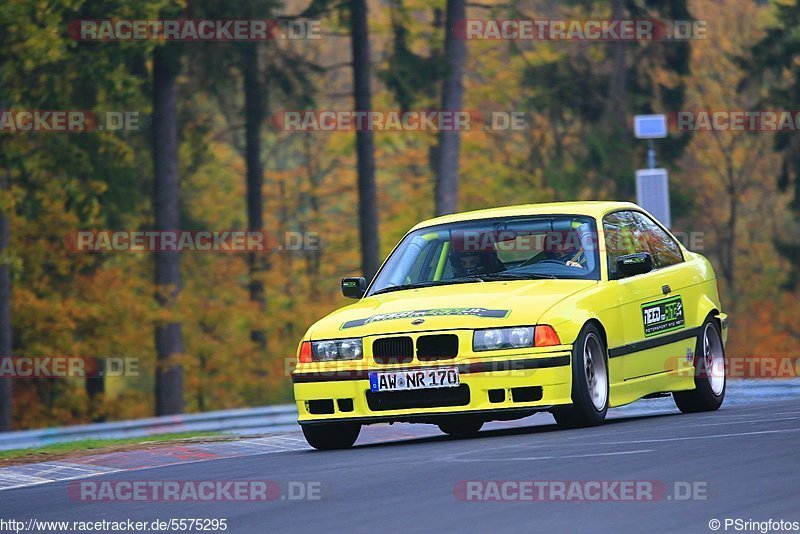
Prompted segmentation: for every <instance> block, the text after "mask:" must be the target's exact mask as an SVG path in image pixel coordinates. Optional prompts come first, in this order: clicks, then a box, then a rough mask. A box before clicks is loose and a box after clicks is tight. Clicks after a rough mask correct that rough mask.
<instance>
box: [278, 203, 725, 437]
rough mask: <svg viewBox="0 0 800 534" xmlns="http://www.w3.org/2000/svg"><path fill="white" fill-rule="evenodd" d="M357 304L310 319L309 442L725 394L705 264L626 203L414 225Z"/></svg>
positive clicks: (721, 326)
mask: <svg viewBox="0 0 800 534" xmlns="http://www.w3.org/2000/svg"><path fill="white" fill-rule="evenodd" d="M342 292H343V293H344V295H345V296H346V297H351V298H354V299H358V302H356V303H355V304H352V305H350V306H346V307H344V308H342V309H340V310H337V311H335V312H333V313H331V314H329V315H328V316H326V317H324V318H323V319H321V320H319V321H317V322H316V323H315V324H314V325H313V326H311V328H309V329H308V332H306V334H305V336H304V337H303V340H302V341H301V343H300V346H299V347H298V352H297V360H298V362H297V367H296V369H295V371H294V372H293V373H292V381H293V382H294V395H295V399H296V401H297V410H298V413H299V423H300V425H301V426H302V429H303V433H304V435H305V437H306V439H307V441H308V443H309V444H310V445H311V446H312V447H315V448H317V449H334V448H344V447H350V446H351V445H352V444H353V443H354V442H355V440H356V438H357V437H358V434H359V431H360V428H361V425H364V424H372V423H379V422H397V421H405V422H412V423H433V424H437V425H438V426H439V428H440V429H441V430H442V431H443V432H445V433H447V434H452V435H458V436H467V435H470V434H474V433H476V432H478V431H479V430H480V428H481V426H482V425H483V423H484V422H486V421H492V420H509V419H517V418H520V417H526V416H528V415H531V414H534V413H537V412H541V411H548V412H551V413H552V414H553V416H554V417H555V419H556V421H557V422H558V424H559V425H563V426H566V427H573V426H586V425H597V424H600V423H601V422H602V421H603V420H604V419H605V416H606V412H607V410H608V408H609V407H615V406H621V405H623V404H627V403H630V402H633V401H635V400H637V399H640V398H642V397H651V396H662V395H667V394H669V393H672V396H673V397H674V399H675V403H676V404H677V406H678V408H679V409H680V410H681V411H684V412H694V411H704V410H715V409H717V408H719V406H720V405H721V404H722V401H723V398H724V396H725V362H724V343H725V341H726V340H727V333H728V318H727V316H726V315H725V314H724V313H722V309H721V307H720V302H719V295H718V291H717V284H716V277H715V274H714V270H713V269H712V267H711V264H710V263H709V262H708V260H706V259H705V258H704V257H703V256H701V255H700V254H696V253H694V252H690V251H688V250H687V249H685V248H684V247H683V246H682V245H681V243H680V242H679V241H678V240H677V239H675V237H674V236H673V235H672V234H670V232H669V231H668V230H667V229H666V228H664V226H662V225H661V224H660V223H659V222H658V221H656V220H655V219H654V218H653V217H652V216H651V215H649V214H648V213H647V212H646V211H644V210H643V209H642V208H640V207H639V206H637V205H635V204H631V203H627V202H563V203H553V204H536V205H526V206H512V207H504V208H496V209H488V210H481V211H473V212H469V213H461V214H456V215H447V216H444V217H438V218H436V219H432V220H429V221H425V222H423V223H420V224H418V225H417V226H415V227H414V228H412V229H411V231H409V232H408V234H406V236H405V237H404V238H403V239H402V241H400V243H399V244H398V245H397V247H395V249H394V251H392V253H391V254H390V255H389V257H388V259H387V260H386V262H385V263H384V264H383V266H382V267H381V269H380V270H379V271H378V273H377V275H376V276H375V279H374V280H373V281H372V283H371V284H370V285H369V287H368V286H367V283H366V281H365V280H364V278H345V279H344V280H342Z"/></svg>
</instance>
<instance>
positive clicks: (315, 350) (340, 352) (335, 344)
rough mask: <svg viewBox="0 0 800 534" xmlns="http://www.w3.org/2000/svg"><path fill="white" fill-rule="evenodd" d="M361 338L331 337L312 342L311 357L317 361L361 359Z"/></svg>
mask: <svg viewBox="0 0 800 534" xmlns="http://www.w3.org/2000/svg"><path fill="white" fill-rule="evenodd" d="M363 354H364V353H363V351H362V350H361V338H349V339H331V340H328V341H312V342H311V359H312V360H313V361H315V362H330V361H334V360H360V359H361V356H362V355H363Z"/></svg>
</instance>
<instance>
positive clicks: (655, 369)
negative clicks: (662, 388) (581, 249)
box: [603, 210, 692, 381]
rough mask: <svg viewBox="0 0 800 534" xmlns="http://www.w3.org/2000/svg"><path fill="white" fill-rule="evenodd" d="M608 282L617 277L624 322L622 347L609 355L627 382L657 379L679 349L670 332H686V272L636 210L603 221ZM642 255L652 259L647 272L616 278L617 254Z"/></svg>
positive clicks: (674, 249)
mask: <svg viewBox="0 0 800 534" xmlns="http://www.w3.org/2000/svg"><path fill="white" fill-rule="evenodd" d="M603 225H604V232H605V234H606V248H607V251H608V253H607V256H608V261H609V278H610V279H616V280H617V284H618V298H619V305H620V310H621V315H622V318H623V322H624V326H623V334H624V345H622V346H618V347H611V348H610V350H609V356H610V357H612V358H614V357H620V358H623V359H624V360H623V365H622V368H623V373H624V376H625V380H626V381H634V380H646V379H651V378H656V377H658V376H659V375H664V374H666V373H668V372H669V371H671V370H672V369H673V368H674V367H675V364H676V362H677V358H676V356H677V354H678V351H679V350H682V348H681V347H682V345H683V344H685V342H683V343H681V341H680V340H678V341H675V342H672V341H671V340H672V339H674V338H675V337H678V336H674V335H673V333H674V332H677V331H680V330H682V329H685V328H686V321H685V307H686V306H687V305H688V304H690V303H687V302H686V295H685V293H686V291H685V290H686V287H685V286H686V280H689V279H691V276H687V275H686V272H685V271H686V270H687V269H691V268H692V267H691V266H689V265H688V264H687V263H686V262H685V261H684V258H683V255H682V253H681V249H680V247H679V246H678V244H677V243H676V242H675V241H674V239H672V237H671V236H669V234H667V233H666V232H665V231H664V230H663V229H662V228H661V227H660V226H658V224H656V223H655V222H654V221H653V220H652V219H650V218H649V217H648V216H647V215H645V214H644V213H641V212H638V211H633V210H630V211H618V212H614V213H611V214H608V215H606V217H605V218H604V219H603ZM641 252H647V253H648V254H650V255H651V257H652V259H653V270H651V271H650V272H648V273H644V274H639V275H635V276H629V277H625V278H620V277H619V275H618V273H617V269H616V259H617V258H618V257H619V256H622V255H626V254H632V253H641Z"/></svg>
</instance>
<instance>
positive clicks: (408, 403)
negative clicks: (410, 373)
mask: <svg viewBox="0 0 800 534" xmlns="http://www.w3.org/2000/svg"><path fill="white" fill-rule="evenodd" d="M467 404H469V386H468V385H466V384H461V385H460V386H458V387H455V388H439V389H416V390H410V391H381V392H379V393H375V392H372V391H367V405H368V406H369V409H370V410H372V411H373V412H380V411H384V410H405V409H409V408H439V407H441V406H466V405H467Z"/></svg>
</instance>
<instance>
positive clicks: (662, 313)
mask: <svg viewBox="0 0 800 534" xmlns="http://www.w3.org/2000/svg"><path fill="white" fill-rule="evenodd" d="M642 322H643V323H644V337H650V336H655V335H656V334H663V333H664V332H672V331H673V330H680V329H681V328H683V325H684V323H685V321H684V318H683V301H682V300H681V297H680V295H678V296H675V297H669V298H665V299H661V300H656V301H653V302H648V303H647V304H642Z"/></svg>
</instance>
